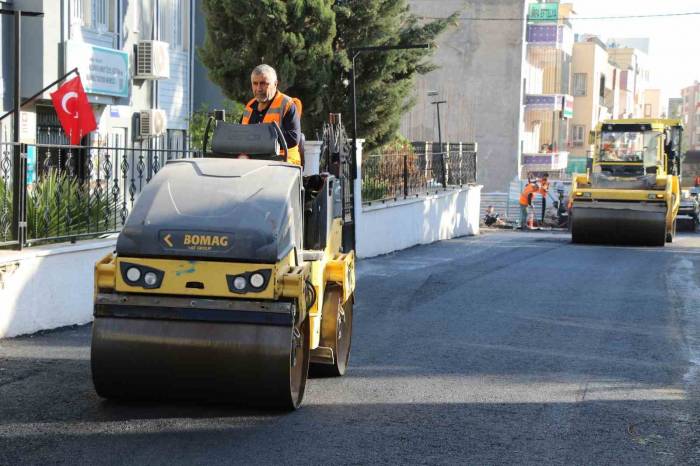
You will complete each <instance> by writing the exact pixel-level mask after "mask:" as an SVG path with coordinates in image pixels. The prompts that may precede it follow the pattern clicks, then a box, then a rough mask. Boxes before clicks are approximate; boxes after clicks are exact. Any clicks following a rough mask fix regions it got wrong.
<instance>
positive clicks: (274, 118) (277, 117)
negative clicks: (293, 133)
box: [241, 91, 301, 165]
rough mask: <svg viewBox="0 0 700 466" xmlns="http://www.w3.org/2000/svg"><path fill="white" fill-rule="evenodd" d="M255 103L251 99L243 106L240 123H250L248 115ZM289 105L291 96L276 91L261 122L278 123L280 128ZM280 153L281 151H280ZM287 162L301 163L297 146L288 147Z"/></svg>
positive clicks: (255, 101) (250, 113)
mask: <svg viewBox="0 0 700 466" xmlns="http://www.w3.org/2000/svg"><path fill="white" fill-rule="evenodd" d="M256 103H257V100H255V99H252V100H251V101H250V102H248V105H246V106H245V111H244V112H243V118H242V120H241V123H242V124H244V125H247V124H249V123H250V117H251V116H252V115H253V105H255V104H256ZM291 105H292V98H291V97H289V96H287V95H285V94H282V93H281V92H279V91H278V92H277V95H276V96H275V98H274V99H273V100H272V103H270V106H269V107H268V109H267V112H266V113H265V116H264V117H263V121H262V123H272V122H275V123H277V124H278V125H279V127H280V128H282V118H283V117H284V115H286V114H287V112H288V111H289V107H291ZM283 150H284V149H282V151H283ZM280 155H282V153H280ZM287 162H289V163H294V164H296V165H301V154H299V146H294V147H290V148H289V152H288V154H287Z"/></svg>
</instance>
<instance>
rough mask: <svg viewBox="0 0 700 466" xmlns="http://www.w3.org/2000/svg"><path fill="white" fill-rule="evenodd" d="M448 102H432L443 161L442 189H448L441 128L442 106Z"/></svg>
mask: <svg viewBox="0 0 700 466" xmlns="http://www.w3.org/2000/svg"><path fill="white" fill-rule="evenodd" d="M446 103H447V101H446V100H438V101H437V102H431V104H433V105H435V108H436V110H437V123H438V147H439V148H440V160H441V161H442V187H443V188H446V187H447V171H446V170H445V152H444V151H443V150H442V130H441V128H440V104H446Z"/></svg>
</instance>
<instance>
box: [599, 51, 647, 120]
mask: <svg viewBox="0 0 700 466" xmlns="http://www.w3.org/2000/svg"><path fill="white" fill-rule="evenodd" d="M608 56H609V59H610V62H611V63H612V64H613V65H614V66H616V67H618V68H620V70H621V71H620V77H619V87H618V89H619V100H620V111H619V114H618V115H617V116H616V118H643V117H644V104H645V102H644V91H645V90H647V89H648V88H649V68H648V58H647V55H646V54H645V53H644V52H642V51H641V50H637V49H634V48H631V47H622V48H615V47H609V48H608Z"/></svg>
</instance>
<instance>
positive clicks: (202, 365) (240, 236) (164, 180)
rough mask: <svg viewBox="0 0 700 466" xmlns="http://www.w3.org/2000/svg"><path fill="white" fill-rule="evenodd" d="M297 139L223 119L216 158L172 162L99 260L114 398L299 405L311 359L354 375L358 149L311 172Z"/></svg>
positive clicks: (99, 343) (100, 332)
mask: <svg viewBox="0 0 700 466" xmlns="http://www.w3.org/2000/svg"><path fill="white" fill-rule="evenodd" d="M338 125H339V123H338ZM338 132H341V133H342V126H340V128H338V127H335V128H334V132H333V131H331V133H333V134H337V133H338ZM343 134H344V133H343ZM283 146H284V138H283V137H282V133H281V131H280V129H279V127H277V126H276V125H275V124H262V125H245V126H244V125H234V124H228V123H225V122H224V121H216V122H215V126H214V131H213V137H212V140H211V151H210V152H206V144H205V155H206V157H204V158H194V159H184V160H176V161H172V162H168V163H167V164H166V165H165V166H164V167H163V168H162V169H161V170H160V171H159V172H158V173H157V174H156V175H155V176H154V177H153V179H152V180H151V181H150V183H149V184H148V185H147V186H146V187H145V188H144V190H143V191H142V193H141V194H140V196H139V198H138V199H137V202H136V203H135V205H134V208H133V210H132V212H131V213H130V215H129V217H128V219H127V221H126V223H125V225H124V227H123V229H122V231H121V233H120V234H119V237H118V239H117V244H116V251H115V252H114V253H113V254H109V255H107V256H105V257H104V258H102V259H101V260H100V261H99V262H98V263H97V264H96V268H95V300H94V324H93V328H92V345H91V367H92V378H93V382H94V386H95V389H96V391H97V393H98V394H99V395H100V396H102V397H104V398H110V399H127V400H162V399H190V400H203V401H216V402H226V403H234V404H240V405H251V406H261V407H275V408H282V409H295V408H297V407H298V406H300V404H301V402H302V398H303V396H304V389H305V386H306V381H307V377H308V373H309V368H310V367H311V371H312V372H315V373H318V374H323V375H330V376H340V375H343V374H344V373H345V371H346V368H347V364H348V358H349V355H350V343H351V334H352V316H353V302H354V290H355V256H354V250H353V249H354V247H353V245H352V244H348V242H347V241H345V244H344V241H343V227H344V226H347V225H346V224H347V223H348V221H351V220H352V219H351V218H349V216H348V215H349V212H348V210H347V208H346V207H347V203H346V202H344V199H347V198H348V197H349V193H348V189H351V188H349V186H351V183H350V180H348V179H347V177H346V176H345V174H346V173H347V169H344V167H346V166H347V165H348V164H350V157H349V155H348V154H347V152H345V153H343V154H340V156H338V154H335V155H336V157H335V159H334V160H335V161H336V163H335V164H331V163H327V164H326V168H329V169H330V170H333V168H334V167H335V168H336V170H335V173H329V172H323V173H319V174H315V175H311V176H306V177H304V176H302V169H301V167H299V166H297V165H293V164H289V163H286V162H285V161H284V157H283V156H279V155H277V154H280V153H282V154H284V150H283V149H281V147H283ZM325 147H326V150H329V148H328V144H326V146H325ZM239 154H245V159H242V158H237V157H238V155H239ZM327 159H330V158H329V157H327Z"/></svg>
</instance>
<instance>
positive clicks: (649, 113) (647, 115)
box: [644, 104, 651, 118]
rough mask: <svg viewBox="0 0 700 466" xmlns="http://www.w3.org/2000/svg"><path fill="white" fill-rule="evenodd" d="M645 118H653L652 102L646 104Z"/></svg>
mask: <svg viewBox="0 0 700 466" xmlns="http://www.w3.org/2000/svg"><path fill="white" fill-rule="evenodd" d="M644 118H651V104H644Z"/></svg>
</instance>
